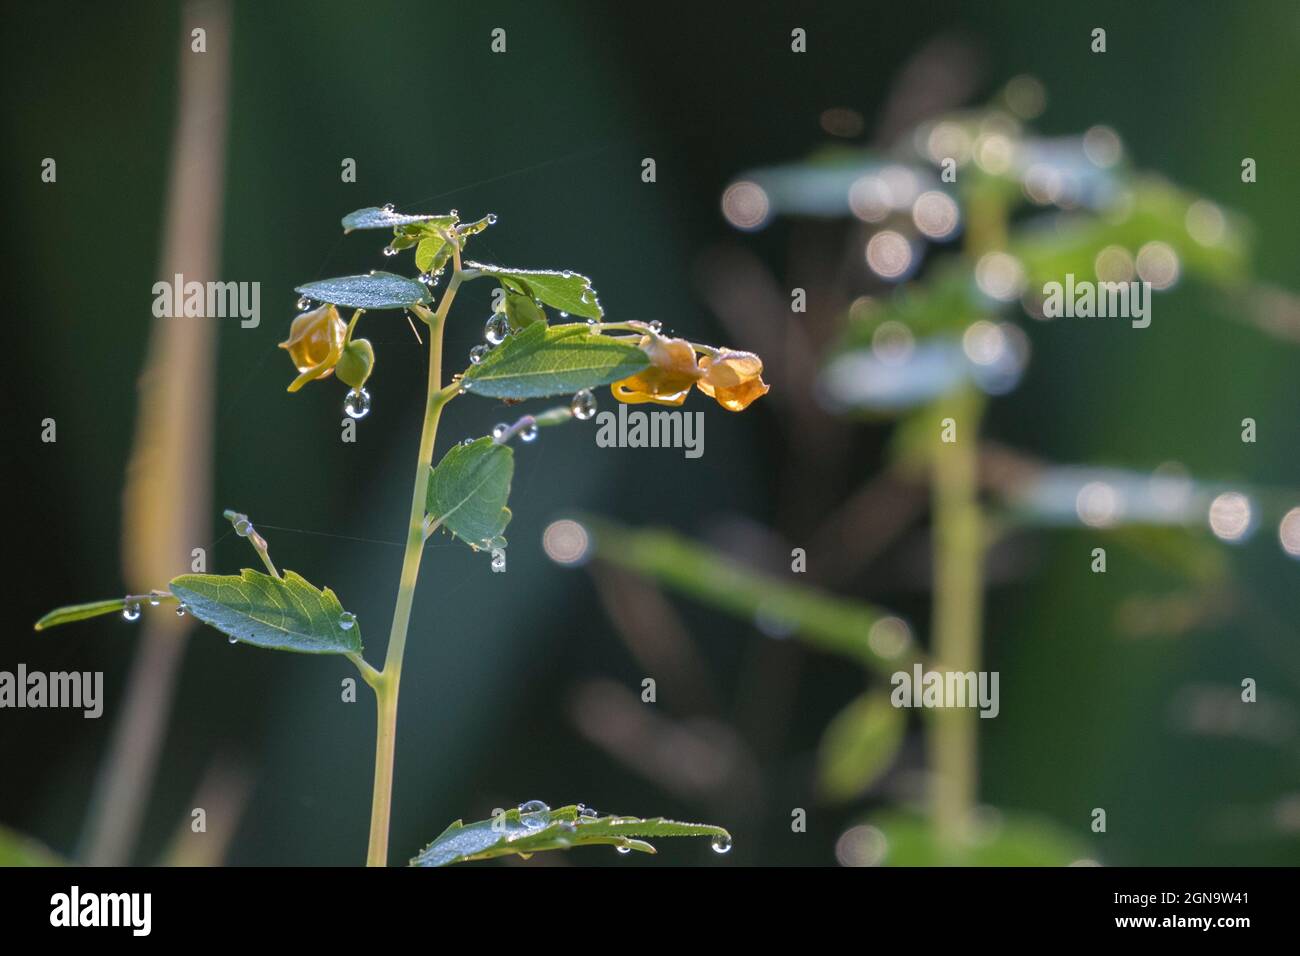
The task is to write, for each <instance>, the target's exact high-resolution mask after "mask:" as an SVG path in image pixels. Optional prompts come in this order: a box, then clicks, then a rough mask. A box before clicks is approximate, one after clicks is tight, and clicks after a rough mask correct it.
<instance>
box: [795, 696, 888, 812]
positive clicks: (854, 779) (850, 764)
mask: <svg viewBox="0 0 1300 956" xmlns="http://www.w3.org/2000/svg"><path fill="white" fill-rule="evenodd" d="M906 726H907V721H906V719H905V718H904V716H903V712H902V711H901V710H899V709H898V708H897V707H894V706H893V705H892V704H891V703H890V702H889V694H888V693H886V692H883V691H876V692H871V693H867V694H863V695H862V696H861V697H859V698H857V699H856V700H854V701H853V702H852V703H850V704H849V705H848V706H847V707H846V708H844V710H842V711H840V713H839V714H837V715H836V716H835V718H834V719H833V720H832V721H831V722H830V725H829V726H828V727H827V728H826V732H825V733H824V734H823V735H822V741H821V747H820V749H819V751H818V754H817V778H818V784H819V785H820V787H821V791H822V793H824V794H825V795H826V796H827V797H828V798H829V799H831V800H835V801H842V800H852V799H853V798H855V797H859V796H861V795H862V794H863V793H865V792H866V790H867V788H869V787H870V786H871V785H872V784H873V783H875V782H876V781H877V780H878V779H879V778H880V776H881V775H882V774H883V773H884V772H885V771H886V770H888V769H889V766H890V764H892V763H893V761H894V757H895V756H896V755H897V754H898V750H899V748H900V747H901V746H902V745H903V736H904V731H905V730H906Z"/></svg>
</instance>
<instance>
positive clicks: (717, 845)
mask: <svg viewBox="0 0 1300 956" xmlns="http://www.w3.org/2000/svg"><path fill="white" fill-rule="evenodd" d="M710 846H712V847H713V852H714V853H728V852H730V851H731V837H729V836H727V835H726V834H725V833H719V834H718V835H717V836H715V837H714V838H713V842H712V843H711V844H710Z"/></svg>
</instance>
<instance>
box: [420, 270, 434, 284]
mask: <svg viewBox="0 0 1300 956" xmlns="http://www.w3.org/2000/svg"><path fill="white" fill-rule="evenodd" d="M433 280H434V275H433V273H432V272H421V273H420V281H421V282H422V283H424V284H425V285H433Z"/></svg>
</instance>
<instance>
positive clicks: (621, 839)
mask: <svg viewBox="0 0 1300 956" xmlns="http://www.w3.org/2000/svg"><path fill="white" fill-rule="evenodd" d="M683 836H690V837H699V836H707V837H713V838H717V839H719V840H721V841H724V842H725V844H726V845H728V846H729V845H730V843H731V834H729V833H728V832H727V831H726V830H724V829H723V828H722V827H715V826H709V825H707V824H703V823H678V822H676V821H675V820H665V819H664V818H663V817H651V818H650V819H646V820H642V819H638V818H637V817H622V816H604V817H584V816H582V815H581V814H580V812H579V808H578V807H576V806H569V807H560V808H559V809H558V810H550V811H547V812H544V813H542V812H539V813H521V812H520V811H519V810H517V809H515V810H509V811H507V812H505V813H503V814H500V815H499V816H498V817H497V818H495V819H492V820H481V821H479V822H478V823H471V824H469V825H468V826H466V825H464V824H462V823H461V821H459V820H457V821H456V822H455V823H453V824H452V825H451V826H449V827H448V828H447V829H446V830H444V831H443V832H442V834H441V835H440V836H439V837H438V838H437V839H436V840H434V841H433V842H432V843H430V844H429V845H428V846H427V847H425V848H424V849H423V850H422V851H421V852H420V853H419V855H418V856H416V857H415V858H414V859H412V860H411V865H412V866H446V865H447V864H449V863H462V862H466V861H470V860H490V859H492V858H493V857H498V856H506V855H507V854H511V853H516V854H519V855H521V856H527V855H529V854H532V853H539V852H541V851H543V850H568V849H571V848H572V847H578V846H613V847H622V848H623V849H626V850H638V851H640V852H642V853H654V852H655V848H654V847H653V846H651V845H650V844H649V843H646V842H644V841H643V840H640V839H636V838H637V837H655V838H658V837H683Z"/></svg>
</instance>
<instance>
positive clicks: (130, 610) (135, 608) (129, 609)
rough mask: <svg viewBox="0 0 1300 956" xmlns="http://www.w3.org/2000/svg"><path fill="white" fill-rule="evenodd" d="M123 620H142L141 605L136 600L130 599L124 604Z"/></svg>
mask: <svg viewBox="0 0 1300 956" xmlns="http://www.w3.org/2000/svg"><path fill="white" fill-rule="evenodd" d="M122 620H124V621H138V620H140V605H139V603H138V602H136V601H128V602H127V603H126V604H123V605H122Z"/></svg>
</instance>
